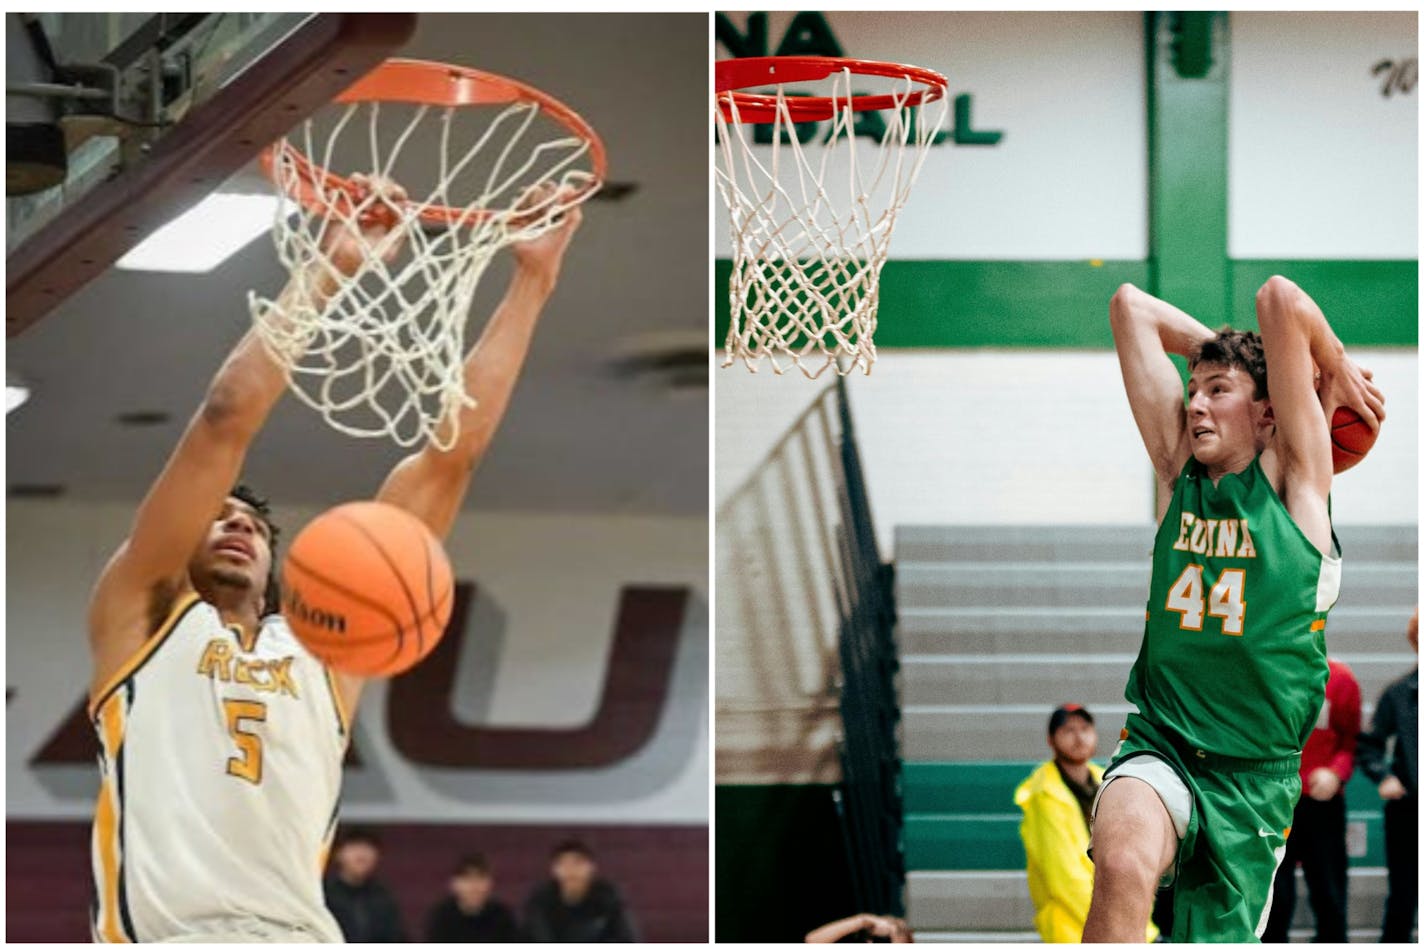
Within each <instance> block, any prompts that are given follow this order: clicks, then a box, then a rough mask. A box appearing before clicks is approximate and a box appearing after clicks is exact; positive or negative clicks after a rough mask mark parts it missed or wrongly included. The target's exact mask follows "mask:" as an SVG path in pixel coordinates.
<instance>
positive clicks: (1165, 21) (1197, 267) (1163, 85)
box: [1144, 12, 1231, 326]
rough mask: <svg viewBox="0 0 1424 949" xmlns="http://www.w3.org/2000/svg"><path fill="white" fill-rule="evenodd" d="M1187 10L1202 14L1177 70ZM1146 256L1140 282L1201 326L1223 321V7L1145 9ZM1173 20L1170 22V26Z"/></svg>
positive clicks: (1227, 295)
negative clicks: (1192, 51) (1189, 66)
mask: <svg viewBox="0 0 1424 949" xmlns="http://www.w3.org/2000/svg"><path fill="white" fill-rule="evenodd" d="M1186 17H1195V18H1197V19H1198V20H1200V19H1201V18H1203V17H1206V18H1209V20H1208V22H1207V24H1206V28H1205V29H1204V30H1201V31H1200V32H1199V33H1196V34H1195V35H1197V36H1198V38H1199V39H1201V40H1202V41H1203V45H1204V48H1203V49H1200V50H1198V55H1195V56H1191V57H1189V58H1190V59H1191V60H1192V61H1193V63H1194V64H1196V65H1199V66H1204V65H1206V64H1209V67H1208V68H1207V70H1206V72H1205V74H1203V75H1191V74H1189V75H1186V76H1184V75H1181V74H1180V72H1181V71H1188V72H1189V73H1191V72H1195V70H1184V64H1183V62H1182V56H1183V53H1182V51H1181V50H1180V49H1179V50H1178V51H1177V53H1176V54H1174V52H1173V44H1174V43H1176V42H1178V41H1179V39H1180V40H1181V42H1183V43H1184V44H1185V42H1186V39H1185V37H1179V29H1180V28H1181V27H1182V26H1183V25H1184V23H1183V21H1184V19H1185V18H1186ZM1144 22H1145V26H1146V31H1147V168H1148V212H1147V216H1148V237H1149V248H1148V255H1149V256H1150V257H1151V258H1152V260H1153V262H1154V263H1155V264H1156V265H1157V266H1156V269H1155V271H1154V276H1155V277H1156V280H1155V282H1154V283H1152V284H1150V285H1148V286H1147V287H1145V288H1144V289H1146V290H1148V291H1149V292H1152V293H1154V294H1155V295H1157V296H1159V297H1161V298H1163V299H1164V300H1169V301H1171V302H1172V303H1173V304H1174V305H1176V306H1178V307H1180V308H1181V309H1183V310H1185V311H1186V312H1188V313H1190V314H1192V315H1193V316H1195V317H1196V318H1197V319H1199V320H1201V321H1202V322H1203V323H1206V324H1207V325H1209V326H1213V325H1218V324H1220V323H1223V322H1225V321H1226V314H1227V308H1228V306H1229V301H1230V299H1231V287H1230V286H1229V280H1230V270H1229V269H1228V266H1227V265H1228V261H1227V257H1226V225H1227V219H1226V200H1227V189H1226V177H1227V167H1226V165H1227V147H1226V133H1227V114H1226V105H1227V97H1228V88H1227V82H1228V79H1229V63H1230V61H1231V55H1230V47H1229V45H1228V35H1227V21H1226V15H1225V14H1215V13H1196V14H1186V13H1166V12H1157V13H1147V14H1145V15H1144ZM1174 24H1175V25H1176V27H1177V29H1174Z"/></svg>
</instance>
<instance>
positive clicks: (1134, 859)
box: [1093, 842, 1159, 896]
mask: <svg viewBox="0 0 1424 949" xmlns="http://www.w3.org/2000/svg"><path fill="white" fill-rule="evenodd" d="M1121 843H1123V842H1120V844H1121ZM1093 874H1094V877H1095V878H1096V880H1097V883H1098V886H1099V887H1100V888H1102V889H1112V890H1127V891H1130V892H1134V893H1141V894H1147V895H1149V896H1150V895H1151V893H1152V892H1153V891H1154V890H1156V889H1157V881H1158V879H1159V873H1158V870H1157V861H1156V860H1155V859H1154V856H1153V854H1152V852H1151V849H1150V848H1147V847H1134V846H1122V845H1117V846H1110V847H1108V848H1107V849H1105V850H1101V851H1100V850H1098V849H1097V848H1094V850H1093Z"/></svg>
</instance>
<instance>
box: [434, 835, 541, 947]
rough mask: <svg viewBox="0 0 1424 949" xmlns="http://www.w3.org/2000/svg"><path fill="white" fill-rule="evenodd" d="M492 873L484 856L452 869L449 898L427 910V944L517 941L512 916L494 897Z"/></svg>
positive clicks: (470, 858)
mask: <svg viewBox="0 0 1424 949" xmlns="http://www.w3.org/2000/svg"><path fill="white" fill-rule="evenodd" d="M493 893H494V874H493V873H491V872H490V866H489V862H488V861H487V860H485V858H484V855H483V854H478V853H473V854H470V855H469V856H467V857H465V858H464V859H462V860H461V861H460V862H459V863H458V864H457V865H456V866H455V873H454V875H453V876H452V877H450V895H449V896H447V897H445V899H443V900H441V901H440V902H439V903H437V904H435V906H434V908H432V909H431V910H430V916H429V918H428V919H427V920H426V924H425V941H426V942H519V941H520V940H519V927H518V926H516V925H515V923H514V914H513V913H511V912H510V911H509V907H508V906H505V905H504V904H503V903H501V902H500V901H499V900H497V899H494V898H493Z"/></svg>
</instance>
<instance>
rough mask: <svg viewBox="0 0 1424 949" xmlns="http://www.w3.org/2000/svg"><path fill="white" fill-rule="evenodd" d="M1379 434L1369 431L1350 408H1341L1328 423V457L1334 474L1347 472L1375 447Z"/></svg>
mask: <svg viewBox="0 0 1424 949" xmlns="http://www.w3.org/2000/svg"><path fill="white" fill-rule="evenodd" d="M1377 437H1379V432H1375V431H1371V430H1370V427H1369V426H1368V425H1366V424H1365V420H1364V419H1362V418H1360V416H1359V414H1358V413H1357V412H1356V411H1355V410H1354V409H1351V408H1346V407H1345V406H1341V407H1340V408H1338V409H1336V410H1335V416H1334V418H1332V419H1331V421H1330V456H1331V458H1332V459H1334V461H1335V473H1336V474H1339V473H1340V472H1342V471H1348V470H1349V469H1351V468H1353V467H1355V466H1356V465H1358V464H1359V463H1360V460H1361V459H1363V458H1364V457H1365V455H1366V454H1368V453H1369V450H1370V449H1371V448H1373V447H1375V439H1376V438H1377Z"/></svg>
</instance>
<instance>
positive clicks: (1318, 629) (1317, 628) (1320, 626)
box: [1310, 619, 1325, 633]
mask: <svg viewBox="0 0 1424 949" xmlns="http://www.w3.org/2000/svg"><path fill="white" fill-rule="evenodd" d="M1310 631H1311V632H1312V633H1322V632H1324V631H1325V620H1323V619H1318V620H1316V621H1315V622H1313V623H1311V624H1310Z"/></svg>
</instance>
